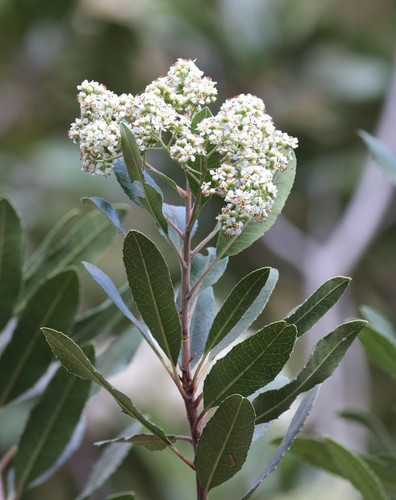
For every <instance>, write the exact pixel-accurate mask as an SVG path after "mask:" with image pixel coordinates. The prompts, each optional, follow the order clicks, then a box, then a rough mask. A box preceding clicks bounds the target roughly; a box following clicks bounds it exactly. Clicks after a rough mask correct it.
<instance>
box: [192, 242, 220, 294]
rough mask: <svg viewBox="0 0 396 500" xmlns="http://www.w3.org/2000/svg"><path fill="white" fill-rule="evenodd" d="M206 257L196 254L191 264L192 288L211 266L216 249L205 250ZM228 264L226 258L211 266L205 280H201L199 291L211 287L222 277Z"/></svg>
mask: <svg viewBox="0 0 396 500" xmlns="http://www.w3.org/2000/svg"><path fill="white" fill-rule="evenodd" d="M206 251H207V253H208V255H202V254H200V253H199V254H197V255H196V256H195V257H194V258H193V260H192V263H191V286H193V285H194V284H195V283H196V282H197V280H198V279H199V278H200V277H201V276H202V274H203V273H204V272H205V271H206V270H207V269H208V268H209V267H210V266H212V265H213V262H214V260H215V259H216V249H215V248H213V247H208V248H207V249H206ZM227 264H228V258H225V259H221V260H220V261H219V262H217V263H216V264H214V265H213V267H212V269H211V270H210V271H209V272H208V274H207V275H206V276H205V278H204V279H203V280H202V283H201V285H200V287H199V288H200V290H203V289H204V288H206V287H208V286H212V285H214V284H215V283H217V282H218V280H219V279H220V278H221V277H222V276H223V274H224V272H225V270H226V268H227Z"/></svg>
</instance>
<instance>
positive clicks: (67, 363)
mask: <svg viewBox="0 0 396 500" xmlns="http://www.w3.org/2000/svg"><path fill="white" fill-rule="evenodd" d="M42 331H43V333H44V335H45V338H46V340H47V342H48V343H49V345H50V346H51V349H52V351H53V352H54V354H55V356H56V357H57V358H58V359H59V361H60V362H61V363H62V365H63V366H64V367H65V368H66V369H67V370H68V371H69V372H71V373H73V374H74V375H77V377H81V378H83V379H87V380H91V381H92V382H95V383H96V384H99V385H100V386H101V387H103V388H104V389H105V390H106V391H107V392H108V393H109V394H111V395H112V396H113V398H114V400H115V401H116V402H117V404H118V405H119V406H120V408H121V410H122V411H123V412H124V413H125V414H126V415H129V416H130V417H132V418H135V419H136V420H138V421H139V422H140V423H141V424H142V425H144V426H145V427H147V429H149V430H150V431H151V432H152V433H153V434H155V435H156V436H158V437H159V438H160V439H162V440H163V441H164V442H165V443H168V444H170V443H169V442H168V439H167V437H166V435H165V434H164V431H163V430H162V429H160V428H159V427H157V426H156V425H155V424H153V423H152V422H150V421H149V420H148V419H146V418H145V417H144V416H143V415H142V414H141V413H140V411H139V410H138V409H137V408H136V407H135V405H134V404H133V403H132V401H131V400H130V399H129V397H128V396H126V395H125V394H123V393H122V392H121V391H119V390H117V389H116V388H115V387H113V386H112V385H111V384H110V382H108V381H107V380H106V379H105V378H104V377H103V375H102V374H101V373H100V372H99V371H98V370H97V369H96V368H95V367H94V366H93V364H92V363H91V362H90V361H89V359H88V358H87V357H86V356H85V354H84V353H83V351H82V350H81V349H80V347H79V346H78V345H77V344H76V343H74V342H73V341H72V340H71V339H70V338H69V337H67V336H66V335H64V334H63V333H61V332H57V331H55V330H52V329H50V328H42Z"/></svg>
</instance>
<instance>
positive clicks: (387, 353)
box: [359, 325, 396, 377]
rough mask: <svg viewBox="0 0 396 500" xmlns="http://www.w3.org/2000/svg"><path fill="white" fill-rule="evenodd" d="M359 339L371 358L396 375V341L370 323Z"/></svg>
mask: <svg viewBox="0 0 396 500" xmlns="http://www.w3.org/2000/svg"><path fill="white" fill-rule="evenodd" d="M359 340H360V342H361V344H362V345H363V347H364V349H365V351H366V352H367V354H368V356H369V357H370V359H371V360H372V361H374V363H375V364H377V365H378V366H379V367H380V368H382V369H383V370H384V371H386V372H387V373H389V375H391V376H393V377H396V342H395V341H393V340H391V339H390V338H389V336H388V335H387V334H384V333H382V332H379V331H377V330H376V329H374V328H372V327H371V326H370V325H368V326H366V328H364V330H363V331H362V332H361V333H360V335H359Z"/></svg>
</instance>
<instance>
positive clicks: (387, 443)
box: [340, 410, 396, 453]
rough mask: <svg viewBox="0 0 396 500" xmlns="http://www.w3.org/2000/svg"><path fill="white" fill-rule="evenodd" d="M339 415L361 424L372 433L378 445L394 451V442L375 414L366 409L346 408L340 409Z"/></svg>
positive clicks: (395, 445) (395, 443) (395, 449)
mask: <svg viewBox="0 0 396 500" xmlns="http://www.w3.org/2000/svg"><path fill="white" fill-rule="evenodd" d="M340 416H341V417H343V418H347V419H348V420H352V421H353V422H357V423H359V424H361V425H363V426H364V427H365V428H366V429H367V430H369V431H370V432H371V433H372V434H373V435H374V437H375V439H376V442H377V443H379V444H380V446H382V447H383V448H384V449H385V450H388V451H389V452H391V453H392V452H393V453H396V442H395V440H394V439H393V436H392V435H391V434H390V432H388V430H387V428H386V427H385V425H384V423H383V422H382V420H381V419H380V418H379V417H377V415H374V414H373V413H370V412H367V411H360V410H346V411H342V412H341V413H340Z"/></svg>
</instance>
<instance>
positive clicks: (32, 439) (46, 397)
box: [14, 347, 94, 496]
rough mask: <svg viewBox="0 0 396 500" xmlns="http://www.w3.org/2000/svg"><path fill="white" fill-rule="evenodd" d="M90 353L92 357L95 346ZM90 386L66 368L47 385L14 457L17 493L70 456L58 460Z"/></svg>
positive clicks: (75, 423)
mask: <svg viewBox="0 0 396 500" xmlns="http://www.w3.org/2000/svg"><path fill="white" fill-rule="evenodd" d="M87 354H88V352H87ZM88 355H89V356H90V357H91V358H92V359H93V356H94V352H93V348H92V347H90V349H89V354H88ZM90 385H91V384H90V382H89V381H86V380H79V379H77V378H76V377H72V376H71V375H70V374H69V373H67V372H66V371H65V370H64V369H63V368H60V369H58V371H57V373H56V374H55V376H54V378H53V379H52V380H51V382H50V383H49V384H48V386H47V388H46V389H45V391H44V393H43V395H42V397H41V398H40V399H39V401H38V403H37V405H36V406H35V407H34V408H33V411H32V412H31V414H30V417H29V420H28V422H27V425H26V427H25V430H24V432H23V434H22V436H21V439H20V442H19V445H18V449H17V453H16V456H15V459H14V466H15V485H16V490H17V495H18V496H19V495H21V493H22V492H23V491H25V490H26V488H27V487H28V486H29V484H31V483H33V482H35V483H36V484H37V479H38V478H39V477H40V476H41V475H43V474H44V473H45V472H46V471H47V470H48V469H51V468H52V470H51V472H52V473H54V472H55V471H56V470H57V469H58V468H59V467H60V466H61V465H63V462H64V460H65V459H66V458H68V457H64V460H63V461H62V462H60V461H59V458H60V457H61V455H62V452H63V451H64V449H65V448H66V447H67V445H68V443H69V441H70V439H71V438H72V436H73V433H74V431H75V428H76V427H77V425H78V423H79V421H80V419H81V414H82V411H83V409H84V406H85V403H86V401H87V399H88V396H89V388H90ZM43 423H45V425H43ZM55 464H56V468H54V465H55ZM46 477H47V476H46Z"/></svg>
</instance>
